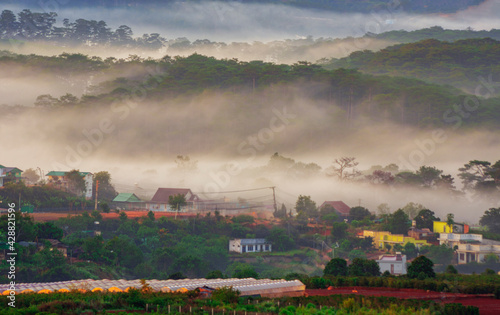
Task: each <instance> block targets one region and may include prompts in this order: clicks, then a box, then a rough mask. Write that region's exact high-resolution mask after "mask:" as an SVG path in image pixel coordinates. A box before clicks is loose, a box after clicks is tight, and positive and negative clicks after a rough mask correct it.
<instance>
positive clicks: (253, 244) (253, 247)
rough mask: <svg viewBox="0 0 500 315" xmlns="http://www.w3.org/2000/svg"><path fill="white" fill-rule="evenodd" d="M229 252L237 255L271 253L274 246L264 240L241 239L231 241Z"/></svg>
mask: <svg viewBox="0 0 500 315" xmlns="http://www.w3.org/2000/svg"><path fill="white" fill-rule="evenodd" d="M229 251H230V252H237V253H254V252H270V251H272V245H271V243H269V242H268V241H266V239H264V238H240V239H235V240H230V241H229Z"/></svg>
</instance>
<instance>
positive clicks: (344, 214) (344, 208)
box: [320, 201, 351, 219]
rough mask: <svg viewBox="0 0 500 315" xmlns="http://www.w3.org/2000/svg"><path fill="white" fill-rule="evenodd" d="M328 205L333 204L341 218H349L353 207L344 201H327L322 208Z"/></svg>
mask: <svg viewBox="0 0 500 315" xmlns="http://www.w3.org/2000/svg"><path fill="white" fill-rule="evenodd" d="M326 205H329V206H332V207H333V208H334V209H335V211H336V212H337V214H338V215H339V216H340V217H341V218H343V219H347V218H348V217H349V211H351V207H349V206H348V205H346V204H345V203H344V202H343V201H325V202H323V204H322V205H321V206H320V208H323V207H324V206H326Z"/></svg>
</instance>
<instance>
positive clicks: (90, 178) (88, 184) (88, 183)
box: [83, 173, 94, 199]
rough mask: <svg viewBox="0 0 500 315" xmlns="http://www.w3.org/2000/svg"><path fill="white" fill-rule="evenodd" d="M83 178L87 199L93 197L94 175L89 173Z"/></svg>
mask: <svg viewBox="0 0 500 315" xmlns="http://www.w3.org/2000/svg"><path fill="white" fill-rule="evenodd" d="M83 179H84V180H85V199H92V185H93V184H94V175H92V174H91V173H88V174H87V175H85V177H84V178H83Z"/></svg>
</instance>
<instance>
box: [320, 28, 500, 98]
mask: <svg viewBox="0 0 500 315" xmlns="http://www.w3.org/2000/svg"><path fill="white" fill-rule="evenodd" d="M499 55H500V42H499V41H497V40H493V39H490V38H481V39H466V40H458V41H456V42H442V41H439V40H435V39H427V40H422V41H420V42H417V43H410V44H401V45H395V46H391V47H388V48H385V49H382V50H381V51H378V52H373V51H368V50H365V51H357V52H354V53H352V54H350V55H349V57H347V58H342V59H339V60H333V61H331V62H330V63H326V64H324V66H325V67H326V68H327V69H339V68H347V69H359V70H360V71H362V72H364V73H370V74H375V75H391V76H404V77H411V78H417V79H420V80H425V81H428V82H433V83H437V84H448V85H452V86H454V87H457V88H460V89H463V90H465V91H467V92H469V93H471V94H472V93H477V94H478V95H489V96H492V95H499V94H500V88H498V84H497V83H495V82H498V81H499V80H500V65H498V56H499Z"/></svg>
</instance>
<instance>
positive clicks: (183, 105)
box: [0, 85, 500, 222]
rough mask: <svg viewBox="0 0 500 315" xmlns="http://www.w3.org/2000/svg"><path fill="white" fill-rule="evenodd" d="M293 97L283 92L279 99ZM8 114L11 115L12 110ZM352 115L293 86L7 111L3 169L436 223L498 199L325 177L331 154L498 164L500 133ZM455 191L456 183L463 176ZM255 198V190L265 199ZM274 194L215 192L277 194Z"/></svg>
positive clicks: (476, 212) (477, 211) (379, 161)
mask: <svg viewBox="0 0 500 315" xmlns="http://www.w3.org/2000/svg"><path fill="white" fill-rule="evenodd" d="M283 95H286V97H283ZM11 111H12V110H10V111H7V112H11ZM344 117H345V113H344V112H343V111H342V110H341V109H340V108H338V107H336V106H334V105H332V104H325V103H324V102H321V101H317V102H313V101H311V100H310V99H307V98H305V97H303V95H302V93H301V89H299V88H297V87H295V86H293V85H291V86H283V87H274V88H269V89H265V90H262V91H259V92H256V93H255V94H254V95H253V97H252V100H251V101H250V102H249V101H248V99H246V100H242V97H241V95H238V94H236V95H234V94H231V93H223V92H210V93H208V92H206V93H203V94H201V95H198V96H193V97H182V98H177V99H174V100H164V101H162V102H161V103H146V102H137V103H134V102H132V103H130V102H129V103H126V102H123V103H117V104H115V105H114V106H113V107H105V108H99V107H95V108H89V109H56V110H43V109H38V108H36V109H33V108H32V109H24V110H21V112H18V113H11V114H8V115H6V116H5V115H4V117H3V118H2V119H3V123H2V124H1V125H0V143H2V152H1V156H2V165H6V166H16V167H19V168H21V169H23V170H24V169H27V168H37V167H40V169H41V170H43V172H44V173H47V172H49V171H50V170H69V169H80V170H81V171H90V172H97V171H101V170H106V171H109V172H110V173H111V175H112V178H113V181H114V183H115V184H116V187H117V190H118V191H121V192H136V193H138V194H141V196H143V197H151V196H152V194H153V193H154V191H155V190H156V189H157V188H158V187H189V188H191V189H192V190H193V191H195V192H199V193H200V195H202V196H203V197H205V198H214V197H215V195H213V194H205V195H204V194H203V193H212V192H224V191H231V190H241V189H253V188H260V187H269V186H276V187H277V190H278V192H277V194H278V196H277V197H278V201H279V202H280V203H281V202H283V203H285V204H286V205H287V206H288V207H293V204H294V203H295V201H296V199H297V197H298V195H299V194H302V195H310V196H311V197H312V198H313V200H315V201H316V202H317V203H318V205H320V204H321V203H323V201H325V200H343V201H344V202H346V203H347V204H348V205H350V206H355V205H358V204H361V205H362V206H365V207H368V208H369V209H370V210H372V211H375V210H376V207H377V206H378V205H379V204H380V203H388V204H389V205H390V206H391V208H392V210H393V211H394V210H396V209H398V208H399V207H403V206H404V205H405V204H406V203H408V202H410V201H412V202H417V203H421V204H423V205H425V206H426V207H428V208H430V209H432V210H433V211H435V212H436V213H437V214H438V215H440V216H441V217H444V216H445V215H446V213H450V212H453V213H455V215H456V218H457V219H458V220H466V221H468V222H477V221H478V219H479V217H480V215H482V213H483V212H484V211H485V210H487V209H488V208H489V207H491V206H494V205H495V203H494V202H487V201H484V202H478V201H477V200H476V201H475V202H466V201H465V200H463V199H453V198H451V197H450V195H448V194H444V193H440V192H436V191H423V190H412V189H390V188H380V187H375V186H373V185H370V184H367V183H348V182H339V181H337V180H335V179H334V178H332V177H328V176H326V175H325V169H326V168H327V167H329V166H330V165H331V164H332V161H333V160H334V159H335V158H339V157H343V156H353V157H356V158H357V161H359V163H360V164H359V165H358V168H359V169H360V170H367V169H369V168H370V167H371V166H372V165H383V166H385V165H387V164H389V163H396V164H398V165H399V166H400V169H409V170H413V171H414V170H416V169H417V168H419V167H420V166H421V165H430V166H436V167H438V168H440V169H443V170H444V171H445V173H446V174H452V175H454V176H455V177H456V173H457V169H458V168H459V167H461V166H463V164H465V163H467V162H468V161H469V160H474V159H479V160H487V161H490V162H495V161H497V160H498V159H499V156H498V149H497V148H498V147H499V145H500V138H499V137H498V135H497V134H496V133H495V132H493V131H491V132H490V131H484V130H483V131H474V132H472V131H470V130H457V131H451V129H450V130H449V129H445V130H443V131H442V134H441V136H440V137H439V139H438V141H437V140H435V139H436V138H435V137H434V136H433V132H435V130H430V131H423V130H417V129H414V128H410V127H403V126H400V125H394V124H391V123H377V124H375V123H373V122H372V123H370V122H368V121H365V120H363V119H359V120H357V121H353V122H351V123H350V124H347V123H346V121H345V119H344ZM275 152H278V153H279V154H280V155H283V156H285V157H290V158H293V159H295V161H296V162H304V163H317V164H318V165H319V166H320V167H322V170H321V171H320V172H319V173H316V174H312V175H310V176H309V175H307V174H306V175H300V174H299V175H297V174H294V173H290V172H289V171H287V170H286V169H270V168H268V167H266V165H267V164H268V162H269V159H270V156H271V155H272V154H274V153H275ZM177 155H186V156H189V157H190V158H191V159H192V160H194V161H197V162H198V165H197V166H198V167H197V169H196V170H187V169H186V170H183V169H179V167H177V165H176V163H175V159H176V156H177ZM455 184H456V185H457V187H458V188H460V187H461V184H460V180H459V179H458V178H456V181H455ZM259 193H260V194H259ZM270 193H271V192H270V190H268V191H267V192H266V191H265V192H264V193H263V194H262V192H257V193H256V195H255V194H250V195H249V194H244V193H242V194H237V195H235V194H225V193H220V194H218V197H223V196H224V197H228V198H230V199H232V200H236V198H237V197H243V198H255V197H259V196H262V195H263V198H264V199H266V198H270V196H271V195H270Z"/></svg>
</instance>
